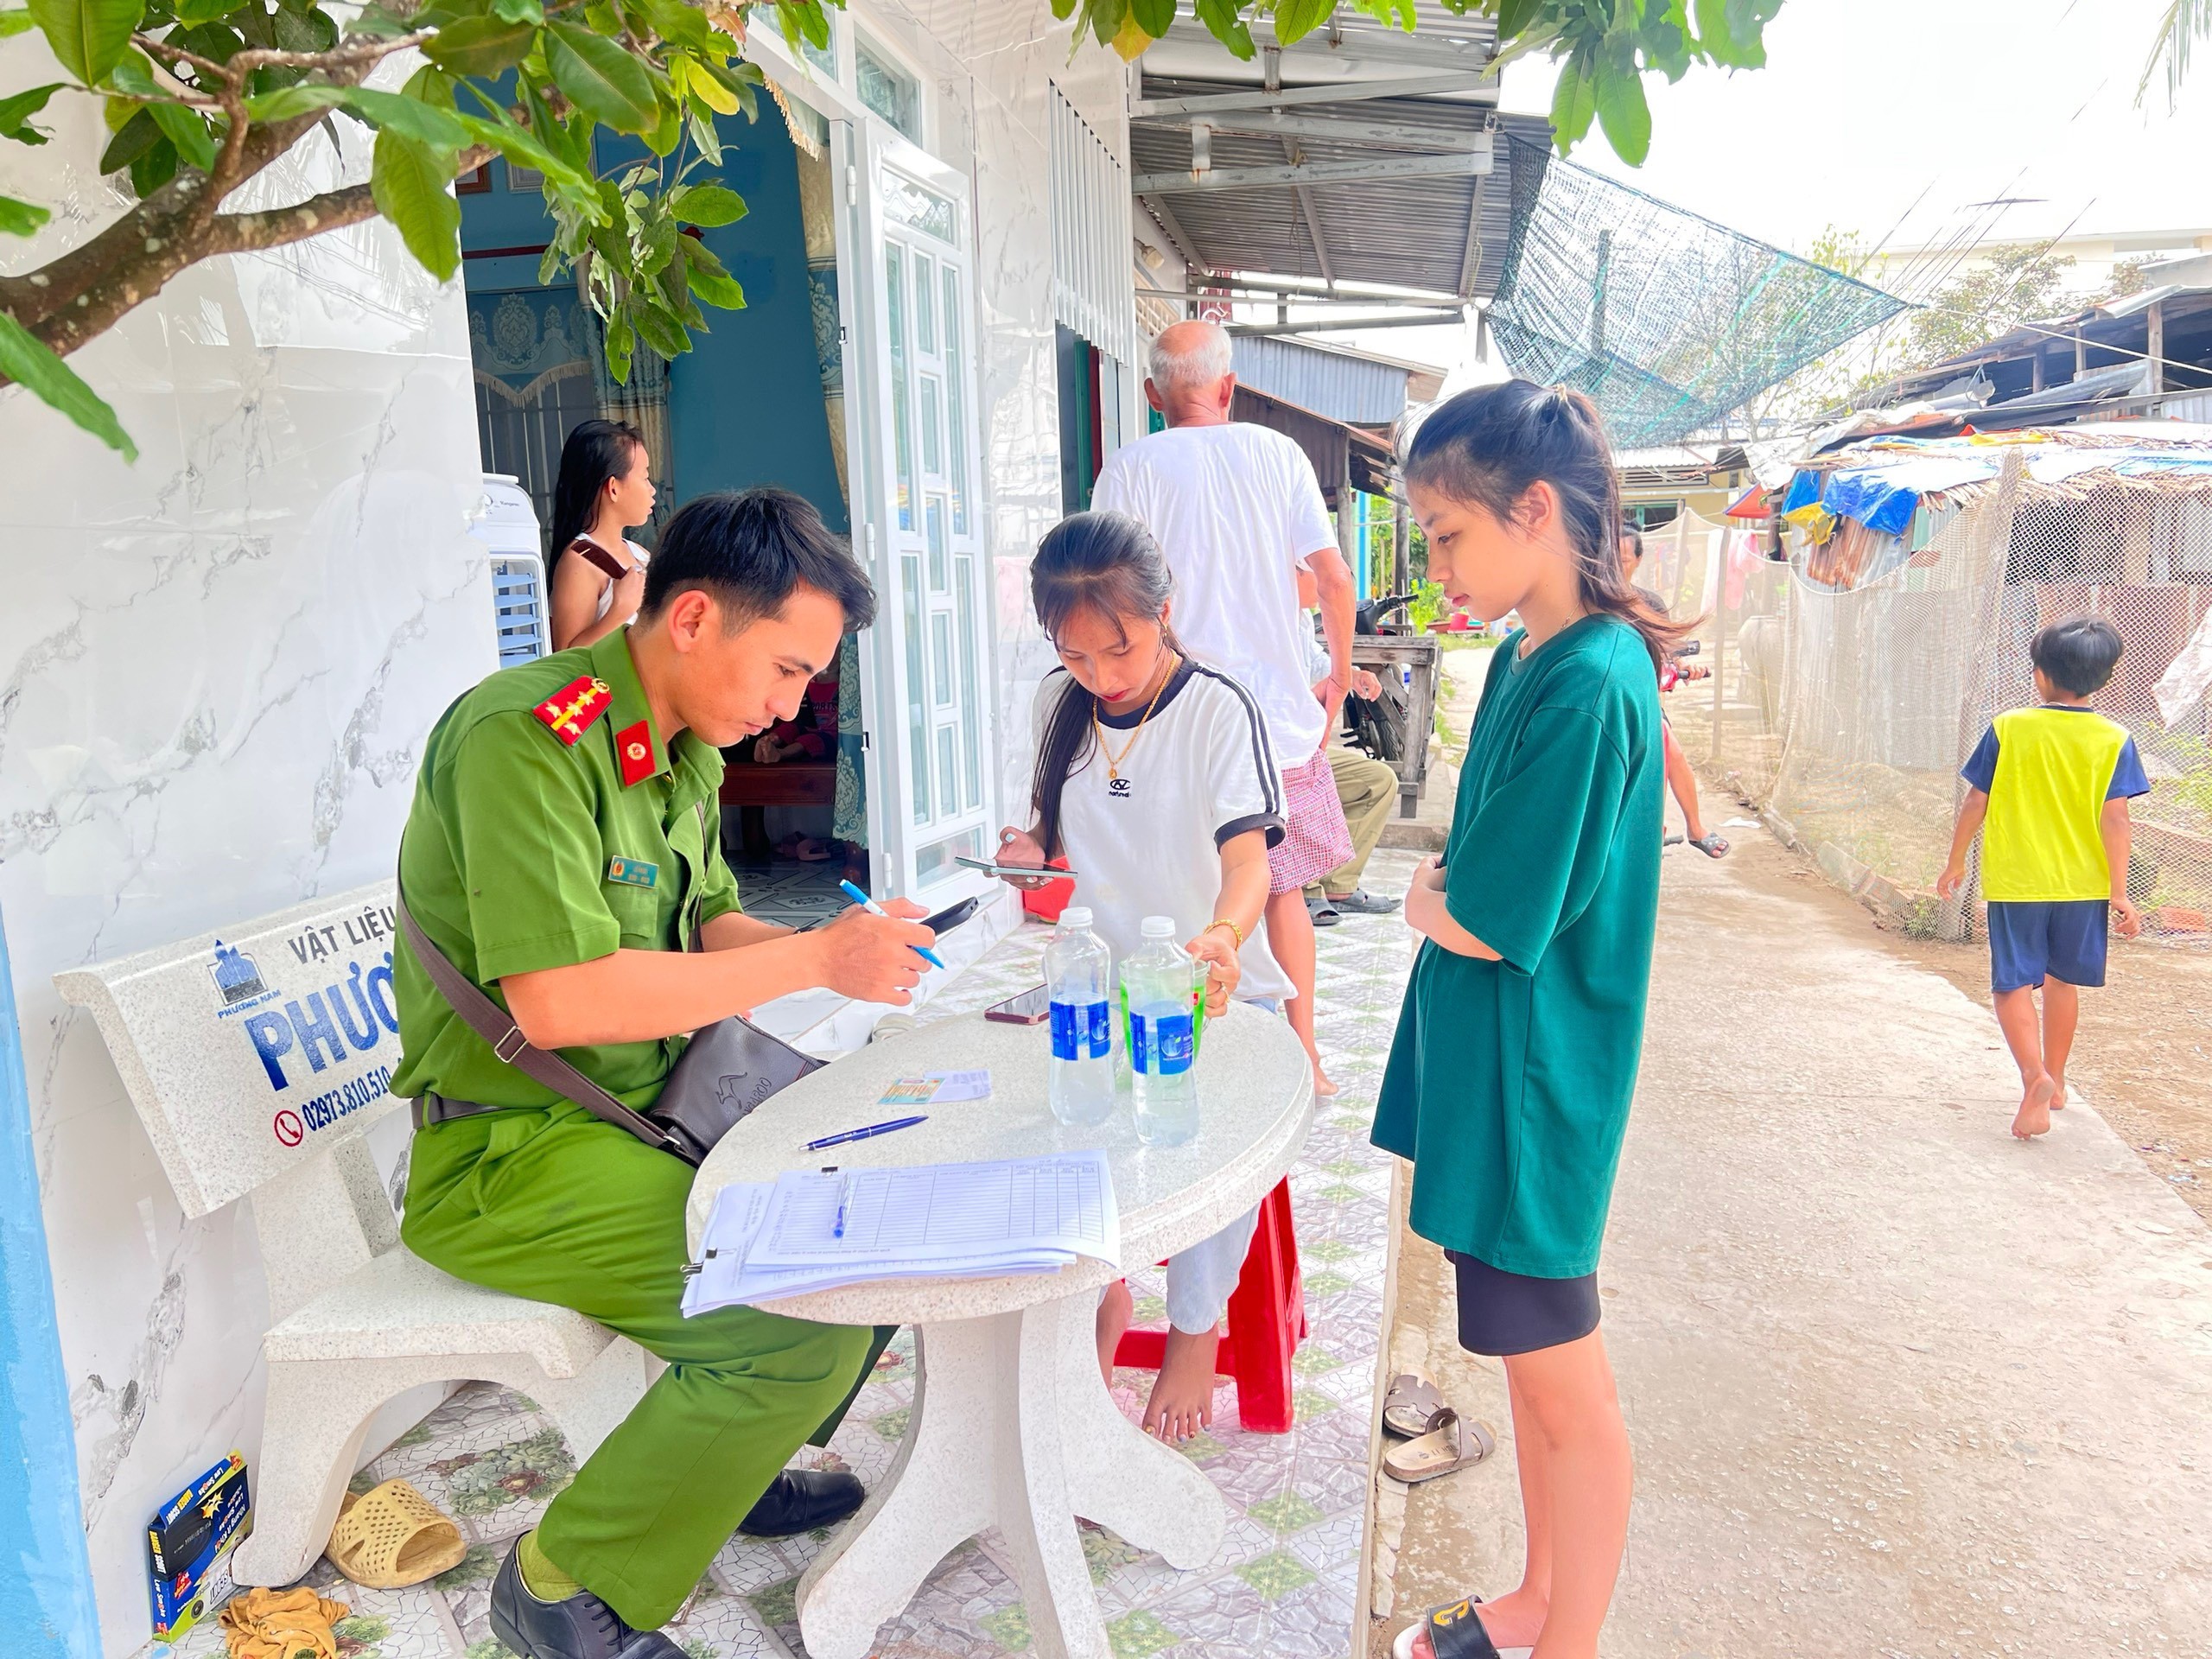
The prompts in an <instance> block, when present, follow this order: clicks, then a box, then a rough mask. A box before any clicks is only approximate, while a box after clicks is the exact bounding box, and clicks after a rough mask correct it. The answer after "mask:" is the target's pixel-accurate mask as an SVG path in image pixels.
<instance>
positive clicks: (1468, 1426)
mask: <svg viewBox="0 0 2212 1659" xmlns="http://www.w3.org/2000/svg"><path fill="white" fill-rule="evenodd" d="M1430 1421H1433V1423H1434V1424H1435V1427H1433V1428H1431V1429H1430V1430H1429V1431H1428V1433H1426V1434H1424V1435H1422V1436H1421V1438H1420V1439H1419V1440H1408V1441H1406V1442H1405V1444H1403V1445H1402V1446H1392V1447H1391V1448H1390V1449H1389V1451H1388V1452H1384V1453H1383V1473H1384V1474H1386V1475H1388V1476H1389V1477H1390V1478H1391V1479H1393V1480H1402V1481H1404V1482H1405V1483H1406V1484H1408V1485H1409V1486H1410V1485H1412V1484H1414V1482H1416V1481H1422V1480H1434V1479H1435V1478H1437V1477H1438V1476H1439V1475H1448V1474H1450V1473H1451V1472H1452V1471H1453V1470H1455V1469H1464V1468H1465V1467H1466V1466H1467V1465H1469V1464H1471V1463H1480V1462H1481V1461H1482V1460H1483V1459H1484V1458H1486V1457H1488V1456H1490V1454H1491V1452H1495V1451H1497V1431H1495V1430H1494V1429H1492V1428H1491V1426H1490V1425H1489V1424H1488V1423H1485V1422H1481V1421H1477V1420H1475V1419H1472V1418H1467V1417H1462V1416H1461V1415H1460V1414H1459V1413H1458V1412H1456V1411H1454V1410H1452V1408H1451V1407H1449V1406H1444V1407H1441V1408H1439V1409H1438V1411H1437V1413H1436V1414H1435V1416H1434V1417H1433V1418H1432V1419H1431V1420H1430Z"/></svg>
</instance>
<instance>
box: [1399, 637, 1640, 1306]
mask: <svg viewBox="0 0 2212 1659" xmlns="http://www.w3.org/2000/svg"><path fill="white" fill-rule="evenodd" d="M1522 638H1523V636H1522V634H1521V633H1518V632H1516V633H1515V634H1513V635H1512V636H1511V637H1510V639H1507V640H1506V641H1505V642H1504V643H1503V645H1499V646H1498V647H1497V652H1496V654H1495V655H1494V656H1493V658H1491V666H1490V676H1489V678H1488V679H1487V680H1486V681H1485V682H1484V687H1483V697H1482V703H1481V706H1480V707H1479V708H1478V710H1477V711H1476V715H1475V729H1474V732H1473V734H1472V735H1471V738H1470V740H1469V742H1468V745H1467V758H1466V762H1465V766H1464V767H1463V768H1462V770H1461V772H1460V775H1459V802H1458V804H1457V805H1456V807H1455V808H1454V810H1453V812H1452V833H1451V836H1450V839H1449V840H1448V841H1447V842H1446V849H1445V906H1446V909H1447V910H1449V911H1450V912H1451V914H1452V918H1453V919H1454V920H1456V921H1457V922H1458V923H1459V925H1461V926H1462V927H1464V928H1465V929H1466V930H1467V931H1469V932H1470V933H1472V934H1473V935H1474V936H1475V937H1476V938H1478V939H1480V940H1481V941H1482V942H1483V943H1484V944H1487V945H1489V946H1490V947H1491V949H1492V950H1496V951H1497V952H1498V953H1499V955H1500V956H1501V957H1503V960H1502V961H1499V962H1489V961H1484V960H1481V959H1478V958H1477V957H1463V956H1459V955H1458V954H1456V953H1454V952H1452V951H1449V950H1445V949H1443V948H1442V947H1441V946H1440V945H1437V944H1423V945H1422V946H1421V952H1420V955H1419V956H1418V957H1417V958H1416V959H1415V961H1414V972H1413V979H1412V982H1411V984H1410V985H1409V986H1408V989H1407V993H1406V1000H1405V1006H1404V1007H1403V1009H1402V1012H1401V1013H1400V1014H1399V1016H1398V1033H1397V1037H1396V1039H1395V1041H1394V1042H1393V1043H1392V1045H1391V1049H1390V1061H1389V1068H1388V1069H1387V1070H1386V1071H1385V1072H1384V1074H1383V1089H1382V1096H1381V1099H1380V1100H1379V1102H1378V1103H1377V1105H1376V1113H1375V1130H1374V1137H1373V1138H1374V1141H1375V1144H1376V1146H1378V1147H1383V1148H1385V1149H1386V1150H1388V1151H1390V1152H1395V1153H1396V1154H1399V1155H1400V1156H1401V1157H1405V1158H1410V1159H1412V1160H1414V1192H1413V1211H1412V1221H1413V1226H1414V1231H1415V1232H1417V1233H1419V1234H1421V1236H1423V1237H1424V1238H1429V1239H1433V1240H1434V1241H1435V1242H1436V1243H1440V1244H1442V1245H1444V1246H1446V1248H1448V1249H1455V1250H1459V1251H1461V1252H1463V1253H1464V1254H1465V1255H1471V1256H1474V1257H1476V1258H1477V1259H1478V1260H1480V1261H1482V1262H1487V1263H1489V1264H1490V1265H1491V1267H1494V1268H1502V1269H1503V1270H1504V1271H1506V1272H1509V1273H1519V1274H1529V1275H1530V1276H1532V1277H1535V1278H1541V1279H1572V1278H1578V1277H1580V1275H1582V1274H1586V1273H1592V1272H1594V1271H1596V1269H1597V1266H1598V1249H1599V1243H1600V1241H1601V1239H1602V1237H1603V1236H1604V1233H1605V1211H1606V1210H1607V1208H1608V1206H1609V1205H1611V1200H1612V1190H1613V1171H1614V1168H1615V1166H1616V1165H1617V1164H1618V1161H1619V1158H1620V1147H1621V1137H1622V1135H1623V1133H1624V1131H1625V1129H1626V1128H1627V1126H1628V1107H1629V1098H1630V1095H1631V1094H1632V1093H1633V1092H1634V1090H1635V1087H1636V1067H1637V1055H1638V1053H1639V1052H1640V1051H1641V1049H1642V1046H1643V1002H1644V995H1645V992H1646V990H1647V989H1648V988H1649V982H1650V977H1651V940H1652V933H1653V930H1654V927H1655V925H1656V920H1657V915H1658V906H1659V844H1660V828H1661V824H1660V791H1661V786H1662V778H1663V776H1664V772H1665V767H1664V764H1663V758H1662V747H1661V745H1662V738H1661V734H1660V723H1659V694H1658V679H1657V676H1656V675H1655V674H1654V673H1653V672H1652V668H1651V658H1650V656H1649V653H1648V652H1646V651H1645V650H1644V647H1643V641H1642V640H1641V639H1639V638H1638V637H1637V632H1636V631H1635V630H1634V629H1633V628H1631V627H1630V626H1628V625H1627V624H1626V623H1624V622H1622V621H1620V620H1618V619H1616V618H1613V617H1609V616H1590V617H1585V618H1584V619H1582V620H1580V621H1579V622H1576V623H1575V624H1573V626H1571V627H1568V628H1567V629H1566V630H1565V631H1564V632H1561V633H1560V634H1558V635H1556V636H1555V637H1554V638H1553V639H1549V640H1547V641H1546V642H1545V643H1544V645H1542V646H1541V647H1540V648H1539V649H1537V650H1536V651H1535V652H1531V653H1530V654H1529V656H1528V657H1527V658H1522V656H1521V655H1520V646H1521V642H1522Z"/></svg>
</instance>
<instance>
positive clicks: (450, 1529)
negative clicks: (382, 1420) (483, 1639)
mask: <svg viewBox="0 0 2212 1659" xmlns="http://www.w3.org/2000/svg"><path fill="white" fill-rule="evenodd" d="M325 1553H326V1554H328V1555H329V1557H330V1564H331V1565H332V1566H333V1567H336V1568H337V1569H338V1570H339V1572H340V1573H343V1574H344V1575H345V1576H346V1578H348V1579H350V1580H353V1582H354V1583H355V1584H359V1585H365V1586H368V1587H369V1588H370V1589H372V1590H404V1589H405V1588H406V1587H407V1586H409V1585H410V1584H420V1583H422V1582H423V1580H425V1579H435V1577H437V1576H438V1574H439V1573H444V1572H448V1571H449V1570H451V1569H452V1568H454V1567H458V1566H460V1565H461V1558H462V1557H463V1556H465V1555H467V1554H468V1542H467V1540H466V1539H464V1538H463V1537H462V1536H461V1529H460V1528H459V1527H457V1526H455V1525H454V1523H453V1522H451V1521H449V1520H448V1519H447V1518H446V1517H445V1516H442V1515H441V1514H439V1513H438V1510H437V1506H436V1505H435V1504H434V1503H431V1502H430V1500H429V1498H427V1497H423V1494H422V1493H420V1492H418V1491H416V1490H415V1489H414V1488H413V1487H412V1486H410V1485H409V1484H407V1483H406V1482H405V1481H404V1480H387V1481H386V1482H385V1484H383V1485H381V1486H374V1487H372V1488H370V1489H369V1491H365V1492H364V1493H362V1494H360V1495H359V1497H356V1496H355V1495H354V1494H353V1493H352V1492H348V1493H346V1496H345V1497H344V1499H343V1500H342V1501H341V1502H340V1504H339V1506H338V1524H337V1525H336V1526H335V1527H334V1528H332V1529H331V1533H330V1544H329V1548H327V1551H326V1552H325Z"/></svg>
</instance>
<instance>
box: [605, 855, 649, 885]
mask: <svg viewBox="0 0 2212 1659" xmlns="http://www.w3.org/2000/svg"><path fill="white" fill-rule="evenodd" d="M607 880H610V881H614V882H619V883H620V884H621V885H622V886H623V887H652V885H653V884H654V883H655V882H657V881H658V880H660V866H659V865H658V864H648V863H646V862H645V860H644V859H642V858H610V859H608V860H607Z"/></svg>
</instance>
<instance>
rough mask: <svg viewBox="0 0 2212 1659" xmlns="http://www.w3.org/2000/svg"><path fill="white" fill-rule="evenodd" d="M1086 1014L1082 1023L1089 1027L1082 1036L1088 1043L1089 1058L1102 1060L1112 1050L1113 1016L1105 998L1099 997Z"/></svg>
mask: <svg viewBox="0 0 2212 1659" xmlns="http://www.w3.org/2000/svg"><path fill="white" fill-rule="evenodd" d="M1088 1015H1089V1017H1088V1018H1087V1019H1086V1020H1084V1025H1085V1026H1086V1027H1089V1029H1088V1030H1087V1031H1086V1032H1085V1033H1084V1036H1085V1039H1087V1041H1088V1043H1089V1045H1090V1058H1092V1059H1094V1060H1103V1059H1104V1058H1106V1057H1107V1056H1108V1055H1109V1054H1111V1053H1112V1052H1114V1016H1113V1014H1112V1012H1111V1010H1109V1008H1108V1007H1107V1005H1106V999H1105V998H1103V997H1101V998H1099V1000H1098V1001H1096V1002H1093V1003H1092V1004H1091V1005H1090V1009H1089V1010H1088Z"/></svg>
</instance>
